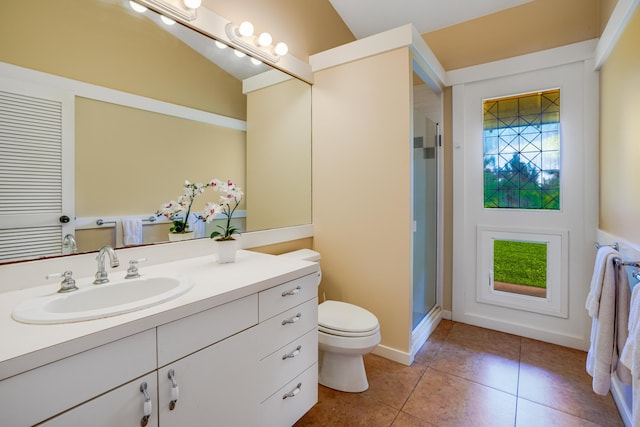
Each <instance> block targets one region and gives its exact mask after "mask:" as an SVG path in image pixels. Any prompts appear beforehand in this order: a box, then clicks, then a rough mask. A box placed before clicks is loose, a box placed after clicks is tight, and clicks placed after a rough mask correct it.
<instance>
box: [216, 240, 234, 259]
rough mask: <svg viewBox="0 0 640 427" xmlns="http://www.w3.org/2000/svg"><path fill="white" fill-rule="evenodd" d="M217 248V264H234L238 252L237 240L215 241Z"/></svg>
mask: <svg viewBox="0 0 640 427" xmlns="http://www.w3.org/2000/svg"><path fill="white" fill-rule="evenodd" d="M216 245H217V246H218V264H226V263H229V262H235V260H236V251H237V250H238V241H237V240H216Z"/></svg>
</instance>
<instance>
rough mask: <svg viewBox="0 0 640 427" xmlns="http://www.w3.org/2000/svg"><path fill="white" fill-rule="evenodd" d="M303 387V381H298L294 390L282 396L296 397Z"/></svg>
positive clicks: (284, 397)
mask: <svg viewBox="0 0 640 427" xmlns="http://www.w3.org/2000/svg"><path fill="white" fill-rule="evenodd" d="M301 388H302V383H298V385H297V386H296V388H294V389H293V390H291V391H290V392H289V393H287V394H285V395H284V396H282V398H283V399H286V398H287V397H294V396H295V395H296V394H298V393H300V389H301Z"/></svg>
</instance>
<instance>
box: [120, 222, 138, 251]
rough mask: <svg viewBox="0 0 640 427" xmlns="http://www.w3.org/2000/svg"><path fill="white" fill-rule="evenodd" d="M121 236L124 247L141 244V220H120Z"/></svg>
mask: <svg viewBox="0 0 640 427" xmlns="http://www.w3.org/2000/svg"><path fill="white" fill-rule="evenodd" d="M122 236H123V243H124V245H125V246H130V245H140V244H142V220H141V219H140V218H122Z"/></svg>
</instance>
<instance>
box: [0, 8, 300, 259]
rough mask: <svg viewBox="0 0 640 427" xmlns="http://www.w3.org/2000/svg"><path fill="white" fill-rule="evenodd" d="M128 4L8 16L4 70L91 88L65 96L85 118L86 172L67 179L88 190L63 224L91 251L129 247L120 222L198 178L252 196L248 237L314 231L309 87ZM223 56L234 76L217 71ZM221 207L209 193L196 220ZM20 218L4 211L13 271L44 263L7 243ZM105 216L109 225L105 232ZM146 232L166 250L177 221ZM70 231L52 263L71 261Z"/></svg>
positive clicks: (2, 35) (79, 162)
mask: <svg viewBox="0 0 640 427" xmlns="http://www.w3.org/2000/svg"><path fill="white" fill-rule="evenodd" d="M128 3H129V2H128V1H122V0H64V1H60V2H50V1H44V0H41V1H34V2H3V3H2V5H0V40H2V42H0V62H2V63H4V65H8V66H13V65H15V66H19V67H24V68H26V69H29V70H35V71H38V72H43V73H46V74H47V75H54V76H61V77H64V78H66V79H70V80H65V81H66V82H67V83H68V82H69V81H72V82H74V83H75V82H77V83H78V86H75V85H72V86H71V87H73V88H74V89H69V88H68V86H65V89H64V90H65V91H66V92H73V93H72V95H73V96H72V98H71V99H72V100H73V101H72V102H71V112H72V116H73V120H72V121H71V123H72V128H71V131H70V132H69V131H67V132H66V135H64V137H63V139H66V142H67V143H69V142H70V144H69V146H70V147H72V149H73V146H74V144H75V151H74V152H73V153H72V155H73V157H71V158H72V159H73V158H75V161H72V163H71V164H67V165H65V164H63V170H64V169H65V168H67V169H68V168H72V170H73V172H74V175H75V181H74V182H72V185H71V188H64V189H63V190H64V191H65V192H66V193H67V194H69V192H71V193H72V194H73V193H75V197H72V203H71V208H67V209H70V211H69V210H65V211H64V212H61V213H62V214H66V215H68V216H69V217H71V218H72V223H71V225H73V226H74V227H75V229H72V230H71V231H72V232H73V233H75V236H76V239H77V240H78V248H79V251H81V252H86V251H93V250H97V249H98V248H99V247H100V246H102V245H104V244H110V245H112V246H121V245H122V242H123V234H122V233H123V231H122V227H121V223H120V220H121V219H124V218H129V219H130V218H145V219H148V218H150V217H151V216H152V215H153V213H155V211H156V210H157V209H158V208H159V207H160V205H161V203H164V202H167V201H169V200H175V198H176V197H177V196H178V195H179V194H181V193H182V186H183V183H184V181H185V180H190V181H192V182H207V181H209V180H210V179H212V178H214V177H216V178H221V179H226V178H229V179H232V180H234V182H236V183H237V184H238V185H240V186H241V187H242V188H243V190H244V191H245V195H246V197H245V201H243V204H242V205H241V206H240V207H239V209H240V210H241V211H242V212H246V223H245V218H243V217H242V215H241V217H240V218H238V219H237V220H236V221H238V224H239V225H240V226H241V227H242V229H243V230H246V231H256V230H263V229H269V228H277V227H286V226H292V225H300V224H309V223H311V183H310V176H311V172H310V167H311V146H310V144H311V127H310V121H311V88H310V85H308V84H307V83H305V82H302V81H300V80H297V79H294V78H292V77H290V76H288V75H286V74H284V73H282V72H280V71H277V70H272V69H270V67H267V66H266V65H264V64H260V65H256V64H254V63H253V62H252V61H250V59H249V58H247V57H245V58H238V57H237V56H235V55H233V54H232V53H230V51H231V50H232V49H230V48H227V49H220V48H218V47H217V46H216V43H214V40H212V39H209V38H207V37H205V36H203V35H201V34H199V33H197V32H195V31H193V30H191V29H188V28H186V27H182V26H180V24H175V25H173V26H171V27H164V26H163V25H164V24H160V21H159V19H158V16H157V15H156V14H155V13H153V12H150V11H147V12H146V13H145V14H138V13H135V12H133V11H132V10H131V9H130V8H129V5H128ZM224 54H230V57H231V60H233V61H235V64H232V65H231V66H228V65H225V64H222V63H220V64H221V65H218V63H214V62H213V61H216V62H217V61H218V60H222V59H223V58H224V57H223V55H224ZM241 61H242V64H243V65H242V66H241V67H238V63H240V62H241ZM0 65H2V64H0ZM255 76H257V77H255ZM264 76H269V77H268V78H265V77H264ZM0 77H2V75H0ZM14 77H15V76H14ZM47 81H48V80H47ZM11 82H15V80H13V81H11V80H10V83H9V86H11V85H12V83H11ZM256 82H258V83H256ZM259 82H269V83H266V84H264V83H259ZM84 83H89V84H90V85H91V87H90V88H91V90H88V91H87V90H85V89H86V88H85V86H86V85H85V86H83V84H84ZM37 84H41V83H40V82H38V83H37ZM5 87H6V86H5ZM76 87H78V88H80V89H78V90H76V89H75V88H76ZM243 87H244V89H243ZM94 94H97V95H95V96H94ZM103 94H104V96H103ZM67 107H68V106H66V107H65V108H67ZM0 144H2V142H1V141H0ZM0 147H1V146H0ZM2 179H3V178H2V175H0V186H1V185H2V184H3V183H2V182H1V180H2ZM0 197H3V196H2V195H0ZM217 197H219V194H217V193H215V192H209V193H207V192H205V194H204V195H202V196H199V197H198V198H197V199H196V202H195V203H194V206H193V207H194V210H195V211H196V212H198V211H201V210H202V208H203V206H204V204H205V202H207V201H216V200H217ZM3 203H10V201H7V200H5V199H4V198H3ZM74 205H75V206H74ZM27 214H28V213H25V216H26V215H27ZM49 216H50V217H54V216H55V215H53V214H51V215H49ZM74 217H75V219H76V220H75V221H73V218H74ZM7 218H8V217H7ZM7 218H5V219H4V220H3V215H2V212H0V246H4V248H0V252H5V253H7V252H8V253H9V255H8V256H5V255H0V257H2V258H1V259H3V260H15V259H25V258H33V257H39V256H40V255H39V254H38V253H37V251H36V250H35V249H33V248H32V247H30V246H29V241H28V240H25V241H21V240H20V236H17V235H16V233H15V230H14V232H13V234H7V236H10V237H8V238H7V239H4V238H3V236H2V230H8V229H10V228H11V227H12V224H14V223H15V222H16V221H15V220H14V218H15V215H14V216H12V217H11V218H12V219H10V220H7ZM96 218H103V219H105V220H106V224H105V225H103V226H97V224H95V220H96ZM50 219H51V218H50ZM54 219H56V220H57V216H55V218H54ZM7 223H8V225H7ZM144 224H145V225H144V226H143V233H142V234H143V243H155V242H158V241H166V240H167V231H168V228H169V223H167V222H164V223H161V221H160V222H150V221H145V222H144ZM58 226H59V224H58ZM58 228H59V227H58ZM58 232H59V234H60V235H59V236H56V237H55V239H54V240H55V242H54V244H53V246H55V248H53V249H52V252H48V254H50V255H54V254H59V253H61V252H62V251H63V248H62V237H63V232H61V231H58ZM21 234H22V233H21ZM204 234H205V235H208V231H205V232H204ZM9 240H11V241H10V242H9ZM15 242H17V246H20V247H21V248H20V250H22V251H24V252H20V251H19V250H17V249H14V248H13V245H14V243H15ZM16 254H17V255H16Z"/></svg>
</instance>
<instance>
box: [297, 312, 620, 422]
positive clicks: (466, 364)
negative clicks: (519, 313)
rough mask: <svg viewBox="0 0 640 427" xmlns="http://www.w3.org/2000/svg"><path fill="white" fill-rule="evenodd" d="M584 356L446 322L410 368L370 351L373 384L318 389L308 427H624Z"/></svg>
mask: <svg viewBox="0 0 640 427" xmlns="http://www.w3.org/2000/svg"><path fill="white" fill-rule="evenodd" d="M585 360H586V353H585V352H583V351H578V350H574V349H569V348H565V347H560V346H557V345H553V344H547V343H543V342H540V341H535V340H531V339H528V338H521V337H518V336H515V335H509V334H504V333H501V332H496V331H491V330H488V329H482V328H478V327H474V326H470V325H465V324H463V323H455V322H451V321H447V320H443V321H442V322H441V323H440V325H438V327H437V328H436V330H435V331H434V333H433V334H432V335H431V337H429V340H428V341H427V342H426V343H425V344H424V346H423V347H422V348H421V349H420V351H419V353H418V354H417V355H416V359H415V362H414V363H413V364H412V365H411V366H405V365H402V364H399V363H395V362H392V361H389V360H387V359H384V358H381V357H378V356H375V355H367V356H365V365H366V369H367V373H368V378H369V389H368V390H367V391H365V392H362V393H342V392H338V391H335V390H332V389H329V388H326V387H323V386H319V394H318V404H317V405H315V406H314V407H313V408H312V409H311V410H310V411H309V412H308V413H307V414H306V415H305V416H304V417H303V418H302V419H301V420H300V421H298V422H297V423H296V424H295V426H296V427H310V426H323V427H328V426H347V427H352V426H354V427H355V426H367V427H377V426H380V427H382V426H393V427H410V426H411V427H418V426H419V427H423V426H464V427H467V426H469V427H480V426H491V427H500V426H518V427H520V426H522V427H524V426H532V427H547V426H562V427H565V426H576V427H578V426H579V427H586V426H622V425H623V423H622V420H621V419H620V416H619V414H618V411H617V409H616V407H615V404H614V402H613V398H612V397H611V395H608V396H599V395H596V394H595V393H593V391H592V390H591V377H590V376H589V375H588V374H587V373H586V372H585V369H584V366H585Z"/></svg>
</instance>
